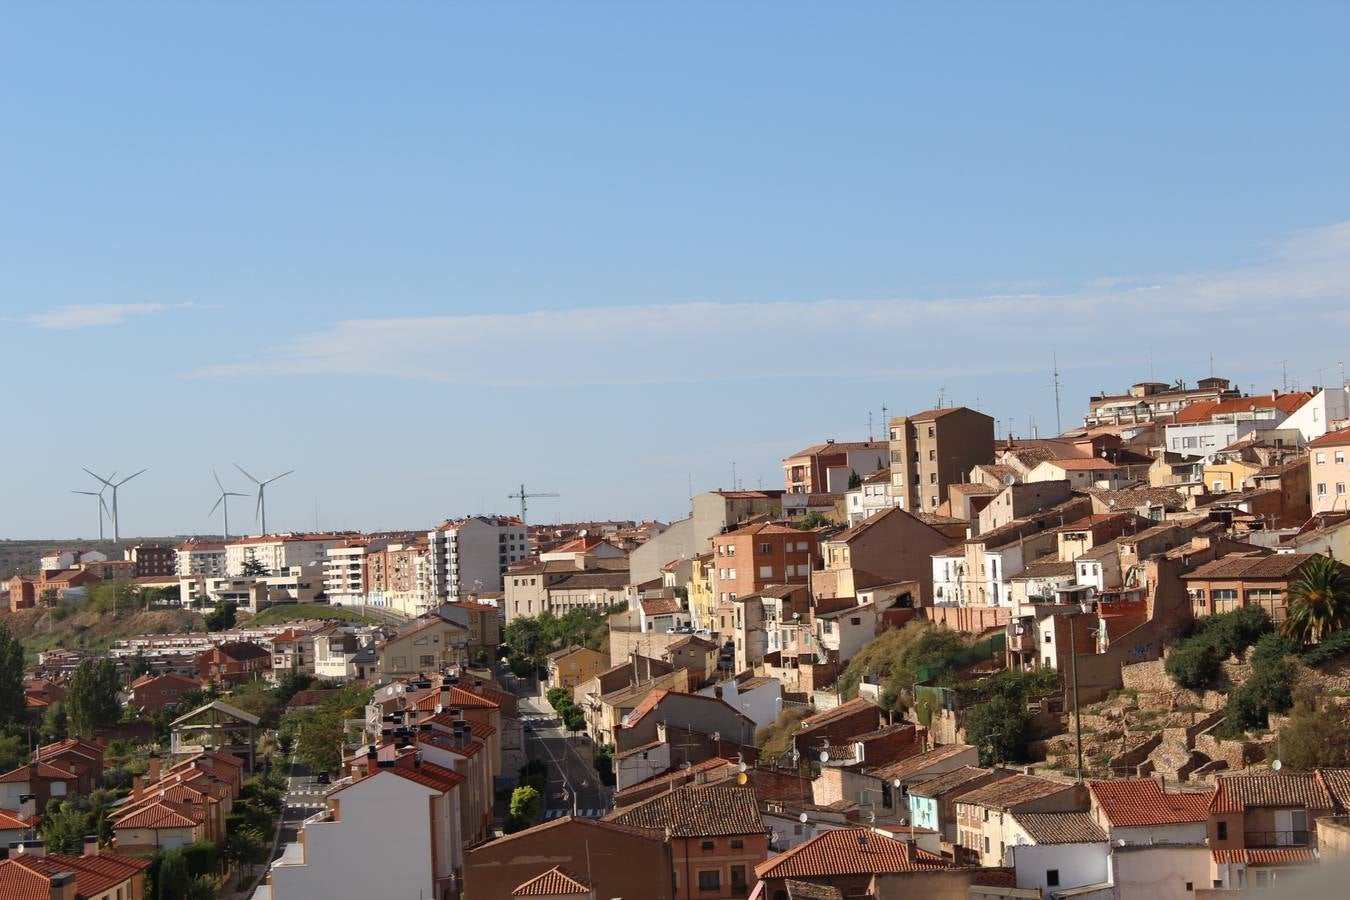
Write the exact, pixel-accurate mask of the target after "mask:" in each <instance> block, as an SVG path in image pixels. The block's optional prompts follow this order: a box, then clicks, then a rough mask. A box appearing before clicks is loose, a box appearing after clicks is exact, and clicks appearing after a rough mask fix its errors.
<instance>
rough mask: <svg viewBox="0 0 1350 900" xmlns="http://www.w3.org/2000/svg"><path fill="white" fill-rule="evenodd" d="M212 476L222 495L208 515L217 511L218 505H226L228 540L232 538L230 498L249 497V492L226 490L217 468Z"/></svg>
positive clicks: (212, 472) (226, 533)
mask: <svg viewBox="0 0 1350 900" xmlns="http://www.w3.org/2000/svg"><path fill="white" fill-rule="evenodd" d="M211 477H212V478H214V479H215V480H216V487H218V488H220V496H219V497H218V498H216V505H215V506H213V507H211V512H209V513H207V515H208V516H209V515H213V514H214V513H215V511H216V507H217V506H224V507H225V510H224V512H225V540H227V541H228V540H229V539H230V498H231V497H247V496H248V494H241V493H239V492H238V491H227V490H225V485H223V484H221V483H220V476H219V475H217V474H216V470H215V469H212V470H211Z"/></svg>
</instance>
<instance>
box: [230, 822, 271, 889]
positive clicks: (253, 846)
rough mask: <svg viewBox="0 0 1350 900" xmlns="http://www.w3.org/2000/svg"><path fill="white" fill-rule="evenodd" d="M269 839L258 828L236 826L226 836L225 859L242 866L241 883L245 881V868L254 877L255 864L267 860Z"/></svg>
mask: <svg viewBox="0 0 1350 900" xmlns="http://www.w3.org/2000/svg"><path fill="white" fill-rule="evenodd" d="M267 850H268V847H267V841H266V838H265V837H264V836H263V833H262V832H261V831H259V830H258V829H256V828H247V827H245V828H236V829H235V830H234V831H232V832H230V833H229V834H228V835H226V836H225V847H224V854H225V859H226V860H228V861H230V862H232V863H234V864H236V865H238V866H239V867H240V870H241V871H240V876H239V883H240V885H241V886H242V885H243V882H244V875H243V870H244V869H247V870H248V875H249V876H250V877H252V875H253V869H254V867H255V866H259V865H262V864H263V863H265V862H267Z"/></svg>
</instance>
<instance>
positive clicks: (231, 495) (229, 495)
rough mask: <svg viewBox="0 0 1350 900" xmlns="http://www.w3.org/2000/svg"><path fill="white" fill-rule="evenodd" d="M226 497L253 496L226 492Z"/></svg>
mask: <svg viewBox="0 0 1350 900" xmlns="http://www.w3.org/2000/svg"><path fill="white" fill-rule="evenodd" d="M225 496H226V497H249V496H251V495H250V494H241V493H239V492H238V491H226V492H225Z"/></svg>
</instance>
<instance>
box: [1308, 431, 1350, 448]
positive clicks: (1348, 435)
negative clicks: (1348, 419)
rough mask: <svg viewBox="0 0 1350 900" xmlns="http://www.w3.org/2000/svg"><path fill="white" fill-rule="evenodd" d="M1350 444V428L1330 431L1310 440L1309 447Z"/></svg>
mask: <svg viewBox="0 0 1350 900" xmlns="http://www.w3.org/2000/svg"><path fill="white" fill-rule="evenodd" d="M1347 444H1350V428H1342V429H1341V430H1340V431H1330V432H1327V433H1326V434H1324V435H1322V436H1321V437H1320V438H1317V439H1316V440H1313V441H1309V442H1308V446H1309V447H1344V446H1346V445H1347Z"/></svg>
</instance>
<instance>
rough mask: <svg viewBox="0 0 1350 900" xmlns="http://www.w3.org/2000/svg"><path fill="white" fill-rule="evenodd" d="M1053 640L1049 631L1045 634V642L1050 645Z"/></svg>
mask: <svg viewBox="0 0 1350 900" xmlns="http://www.w3.org/2000/svg"><path fill="white" fill-rule="evenodd" d="M1051 640H1052V637H1051V635H1050V632H1048V631H1047V632H1046V633H1045V642H1046V643H1047V644H1048V643H1050V642H1051Z"/></svg>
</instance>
